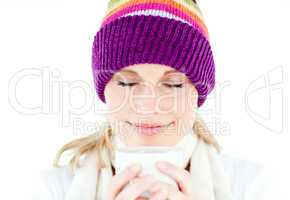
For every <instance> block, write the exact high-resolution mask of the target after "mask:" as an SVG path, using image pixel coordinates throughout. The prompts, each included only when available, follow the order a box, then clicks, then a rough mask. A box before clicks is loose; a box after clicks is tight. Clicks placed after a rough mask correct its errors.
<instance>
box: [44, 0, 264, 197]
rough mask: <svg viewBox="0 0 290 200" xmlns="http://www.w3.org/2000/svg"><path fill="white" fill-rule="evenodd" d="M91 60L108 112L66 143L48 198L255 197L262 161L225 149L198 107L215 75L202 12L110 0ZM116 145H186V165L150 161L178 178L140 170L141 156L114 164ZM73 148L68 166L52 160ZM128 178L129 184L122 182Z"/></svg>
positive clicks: (187, 2) (186, 5)
mask: <svg viewBox="0 0 290 200" xmlns="http://www.w3.org/2000/svg"><path fill="white" fill-rule="evenodd" d="M92 52H93V56H92V61H93V62H92V67H93V76H94V83H95V87H96V91H97V94H98V96H99V98H100V99H101V100H102V101H103V102H104V103H106V105H107V108H108V113H109V114H108V120H107V123H106V124H104V126H103V128H102V129H101V130H99V131H97V132H96V133H93V134H92V135H89V136H87V137H83V138H80V139H76V140H74V141H72V142H69V143H68V144H66V145H65V146H63V147H62V148H61V149H60V150H59V152H58V154H57V156H56V159H55V162H54V166H55V169H53V170H51V171H48V172H47V173H46V176H45V179H44V180H45V182H43V183H44V184H43V183H42V184H43V190H42V194H41V195H42V196H43V198H45V199H50V200H52V199H55V200H56V199H58V200H60V199H66V200H93V199H97V200H121V199H126V200H127V199H132V200H133V199H144V198H142V197H141V196H140V195H141V194H142V193H143V192H144V191H150V192H151V194H152V196H151V198H150V199H151V200H156V199H170V200H189V199H190V200H229V199H234V200H240V199H245V198H247V199H251V198H252V197H251V191H253V188H251V186H252V183H253V181H254V178H255V177H256V176H257V175H258V174H259V172H260V171H261V169H262V167H261V166H259V165H257V164H254V163H251V162H249V161H242V160H238V159H234V158H231V157H229V156H226V155H223V154H221V152H220V150H221V149H220V146H219V145H218V143H217V141H216V140H215V138H214V137H213V135H212V134H211V133H210V132H209V130H208V129H207V127H206V125H205V123H204V122H203V120H202V119H201V116H199V115H198V114H197V111H198V109H199V107H201V106H202V105H203V103H204V102H205V100H206V97H207V95H208V94H209V93H210V92H211V91H212V89H213V88H214V85H215V63H214V59H213V53H212V51H211V46H210V42H209V34H208V31H207V28H206V26H205V23H204V20H203V16H202V13H201V11H200V9H199V7H198V5H197V3H196V2H195V1H192V0H166V1H165V0H111V1H110V2H109V5H108V11H107V13H106V17H105V18H104V20H103V24H102V27H101V29H100V30H99V31H98V32H97V34H96V36H95V38H94V43H93V51H92ZM121 145H123V146H125V147H131V146H156V145H159V146H170V147H172V148H176V147H177V146H179V147H182V149H183V153H184V157H183V161H184V163H185V165H184V167H183V168H180V167H177V166H175V165H174V164H172V163H170V162H165V161H160V162H157V163H156V168H157V169H158V170H159V171H160V172H161V173H163V174H164V175H166V176H168V177H170V178H172V179H173V180H174V181H175V182H176V183H177V185H178V188H176V187H172V185H170V184H168V183H165V182H162V181H160V180H156V179H154V177H153V176H140V172H141V171H142V169H141V167H140V166H138V165H134V166H128V168H127V169H125V170H123V171H122V172H120V173H118V174H116V173H115V166H114V159H115V157H114V152H115V149H116V148H119V147H120V146H121ZM66 151H72V152H73V155H72V159H71V160H70V163H69V165H67V166H58V164H57V163H58V160H59V159H60V157H61V155H62V154H63V153H64V152H66ZM128 182H130V183H131V184H130V185H129V186H128V187H125V185H126V184H127V183H128Z"/></svg>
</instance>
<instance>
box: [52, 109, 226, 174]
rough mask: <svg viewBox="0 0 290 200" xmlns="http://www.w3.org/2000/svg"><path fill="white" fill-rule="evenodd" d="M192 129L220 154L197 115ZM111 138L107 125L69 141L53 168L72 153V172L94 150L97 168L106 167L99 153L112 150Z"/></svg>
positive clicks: (70, 164)
mask: <svg viewBox="0 0 290 200" xmlns="http://www.w3.org/2000/svg"><path fill="white" fill-rule="evenodd" d="M193 129H194V133H195V134H196V135H197V136H198V138H200V139H202V140H203V141H204V142H205V143H207V144H209V145H212V146H213V147H215V149H216V150H217V152H218V153H220V145H219V144H218V142H217V141H216V139H215V138H214V136H213V135H212V134H211V133H210V131H209V129H208V128H207V126H206V124H205V123H204V121H203V120H202V119H201V118H200V117H199V116H198V115H197V117H196V120H195V123H194V125H193ZM98 135H99V136H100V137H98ZM111 136H112V129H111V127H110V125H107V126H103V129H101V130H100V131H98V132H95V133H93V134H90V135H88V136H85V137H82V138H78V139H75V140H73V141H70V142H69V143H67V144H65V145H64V146H63V147H61V148H60V149H59V150H58V151H57V153H56V156H55V158H54V161H53V166H54V167H59V161H60V158H61V156H62V154H63V153H64V152H66V151H73V156H72V158H71V159H70V161H69V166H70V167H71V169H73V171H74V170H75V168H77V167H79V166H80V165H79V161H80V158H81V157H82V156H85V155H87V154H89V153H90V152H92V151H94V150H96V151H97V154H98V159H99V161H100V166H98V167H99V168H104V167H107V166H106V165H105V164H104V163H105V162H104V160H103V158H102V154H101V151H102V150H103V149H104V148H108V149H110V150H112V149H113V148H114V147H113V146H112V144H111Z"/></svg>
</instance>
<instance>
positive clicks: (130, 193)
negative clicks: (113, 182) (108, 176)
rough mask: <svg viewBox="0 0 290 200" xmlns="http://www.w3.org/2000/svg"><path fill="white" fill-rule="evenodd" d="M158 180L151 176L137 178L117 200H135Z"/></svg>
mask: <svg viewBox="0 0 290 200" xmlns="http://www.w3.org/2000/svg"><path fill="white" fill-rule="evenodd" d="M155 181H156V180H155V179H154V178H153V176H151V175H146V176H143V177H140V178H135V179H133V180H132V181H130V183H129V184H128V185H127V186H126V187H125V188H124V189H123V190H122V191H121V192H120V193H119V194H118V195H117V197H116V200H135V199H136V198H137V197H139V196H140V195H141V194H142V193H143V192H145V191H147V190H148V189H149V188H150V187H151V185H152V184H153V183H154V182H155Z"/></svg>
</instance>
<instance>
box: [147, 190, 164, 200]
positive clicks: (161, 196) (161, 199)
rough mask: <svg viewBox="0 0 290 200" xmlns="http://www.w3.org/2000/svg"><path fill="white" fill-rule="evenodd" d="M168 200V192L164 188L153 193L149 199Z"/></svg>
mask: <svg viewBox="0 0 290 200" xmlns="http://www.w3.org/2000/svg"><path fill="white" fill-rule="evenodd" d="M167 199H168V191H167V190H165V189H164V188H160V189H159V190H157V191H155V192H154V193H153V195H152V197H151V198H150V200H167Z"/></svg>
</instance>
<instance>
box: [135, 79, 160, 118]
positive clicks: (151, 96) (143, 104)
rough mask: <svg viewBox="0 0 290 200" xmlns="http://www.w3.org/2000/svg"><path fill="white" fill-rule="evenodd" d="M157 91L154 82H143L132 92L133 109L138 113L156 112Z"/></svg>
mask: <svg viewBox="0 0 290 200" xmlns="http://www.w3.org/2000/svg"><path fill="white" fill-rule="evenodd" d="M156 94H157V92H156V89H155V87H154V85H153V84H148V83H142V85H140V87H138V88H136V90H135V91H133V92H132V95H131V100H132V106H133V110H134V111H135V112H136V113H138V114H154V113H155V112H156V100H157V95H156Z"/></svg>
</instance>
